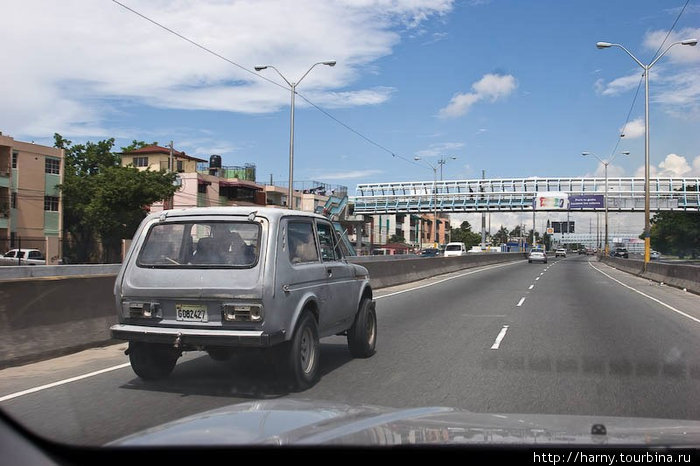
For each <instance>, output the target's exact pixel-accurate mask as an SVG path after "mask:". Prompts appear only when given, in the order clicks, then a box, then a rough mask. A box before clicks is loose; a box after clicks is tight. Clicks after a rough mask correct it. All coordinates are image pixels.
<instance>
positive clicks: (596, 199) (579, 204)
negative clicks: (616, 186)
mask: <svg viewBox="0 0 700 466" xmlns="http://www.w3.org/2000/svg"><path fill="white" fill-rule="evenodd" d="M569 207H570V208H571V209H603V208H605V196H604V195H603V194H585V195H584V194H572V195H571V196H569Z"/></svg>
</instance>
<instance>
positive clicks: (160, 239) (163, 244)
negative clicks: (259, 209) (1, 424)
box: [138, 222, 260, 268]
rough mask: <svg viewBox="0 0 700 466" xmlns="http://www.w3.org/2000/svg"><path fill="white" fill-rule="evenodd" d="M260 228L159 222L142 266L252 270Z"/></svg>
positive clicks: (238, 224) (149, 238) (142, 256)
mask: <svg viewBox="0 0 700 466" xmlns="http://www.w3.org/2000/svg"><path fill="white" fill-rule="evenodd" d="M259 235H260V225H259V224H257V223H243V222H215V223H199V222H186V223H168V224H162V223H158V224H155V225H153V226H152V227H151V229H150V230H149V232H148V236H147V237H146V240H145V242H144V245H143V247H142V248H141V253H140V255H139V259H138V265H139V266H141V267H178V268H191V267H200V266H209V267H250V266H252V265H253V264H255V263H256V262H257V259H258V250H259V248H258V244H259Z"/></svg>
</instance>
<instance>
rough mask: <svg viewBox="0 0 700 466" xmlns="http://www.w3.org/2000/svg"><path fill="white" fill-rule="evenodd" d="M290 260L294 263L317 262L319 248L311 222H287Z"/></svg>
mask: <svg viewBox="0 0 700 466" xmlns="http://www.w3.org/2000/svg"><path fill="white" fill-rule="evenodd" d="M287 244H288V245H289V248H288V249H289V261H290V262H291V263H292V264H301V263H305V262H317V261H318V250H317V249H316V240H315V238H314V230H313V225H312V223H311V222H303V221H292V222H289V223H288V224H287Z"/></svg>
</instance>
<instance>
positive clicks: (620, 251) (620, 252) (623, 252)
mask: <svg viewBox="0 0 700 466" xmlns="http://www.w3.org/2000/svg"><path fill="white" fill-rule="evenodd" d="M613 257H622V258H625V259H628V258H629V253H628V252H627V248H615V251H614V252H613Z"/></svg>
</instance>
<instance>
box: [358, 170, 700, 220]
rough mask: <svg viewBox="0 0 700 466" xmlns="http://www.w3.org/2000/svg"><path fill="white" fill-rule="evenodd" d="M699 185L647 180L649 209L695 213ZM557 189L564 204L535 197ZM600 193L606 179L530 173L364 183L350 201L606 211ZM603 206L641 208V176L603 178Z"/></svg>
mask: <svg viewBox="0 0 700 466" xmlns="http://www.w3.org/2000/svg"><path fill="white" fill-rule="evenodd" d="M698 186H700V177H696V178H668V177H654V178H651V179H650V187H651V189H650V209H651V210H652V211H662V210H681V211H684V210H686V211H700V192H699V191H698ZM556 193H560V194H561V196H560V197H562V198H564V199H566V204H565V205H564V206H562V205H554V204H553V203H550V202H543V201H542V200H541V199H540V198H541V197H547V196H550V197H552V198H556V195H557V194H556ZM604 194H605V178H536V177H532V178H498V179H474V180H445V181H438V182H436V183H435V182H433V181H408V182H396V183H365V184H358V185H357V188H356V190H355V196H354V197H351V198H350V199H351V202H353V203H354V207H355V208H354V212H355V213H356V214H391V213H397V214H399V213H410V212H425V213H429V212H433V210H435V209H434V206H436V207H437V211H439V212H495V211H532V210H533V201H534V200H535V199H536V198H538V207H537V210H538V211H562V210H568V211H571V212H598V211H604V210H605V207H604V203H603V202H602V199H603V196H604ZM538 195H539V197H538ZM569 200H570V201H571V203H570V204H569V203H568V202H569ZM596 201H597V202H596ZM608 209H609V210H611V211H617V212H643V211H644V178H611V177H608Z"/></svg>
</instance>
